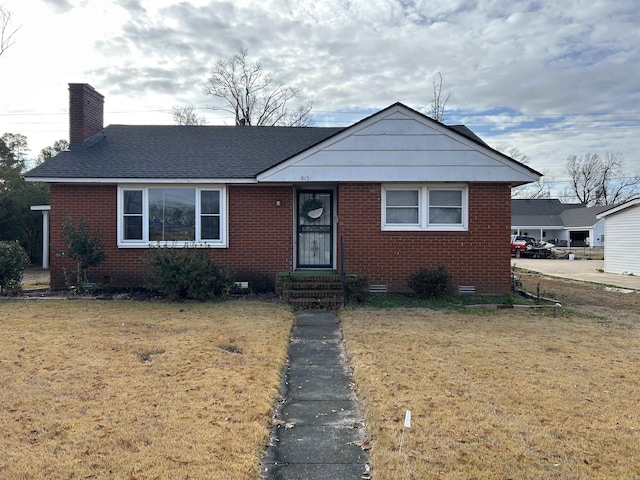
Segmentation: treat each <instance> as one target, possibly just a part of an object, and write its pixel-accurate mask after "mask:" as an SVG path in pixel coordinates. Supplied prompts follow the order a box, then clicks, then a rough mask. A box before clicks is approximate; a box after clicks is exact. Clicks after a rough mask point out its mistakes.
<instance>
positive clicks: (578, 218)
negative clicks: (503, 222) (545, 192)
mask: <svg viewBox="0 0 640 480" xmlns="http://www.w3.org/2000/svg"><path fill="white" fill-rule="evenodd" d="M609 208H611V206H597V207H585V206H584V205H583V204H581V203H562V202H560V200H558V199H532V200H526V199H513V200H512V201H511V234H512V235H527V236H532V237H535V238H536V239H537V240H543V241H546V242H550V243H553V244H555V245H557V246H559V247H568V246H571V247H584V246H591V247H603V246H604V243H603V242H604V222H602V221H600V220H598V219H597V218H596V217H597V215H598V214H599V213H601V212H603V211H605V210H607V209H609Z"/></svg>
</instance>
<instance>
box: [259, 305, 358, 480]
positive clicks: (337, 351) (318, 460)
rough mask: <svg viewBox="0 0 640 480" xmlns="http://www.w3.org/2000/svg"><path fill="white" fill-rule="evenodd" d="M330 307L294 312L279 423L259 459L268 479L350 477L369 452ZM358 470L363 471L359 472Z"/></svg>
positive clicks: (348, 479)
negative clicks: (328, 308)
mask: <svg viewBox="0 0 640 480" xmlns="http://www.w3.org/2000/svg"><path fill="white" fill-rule="evenodd" d="M345 360H346V357H345V350H344V345H343V343H342V333H341V330H340V325H339V323H338V319H337V317H336V315H335V313H333V312H325V311H315V312H304V313H299V314H298V315H297V321H296V325H295V326H294V328H293V330H292V334H291V344H290V345H289V359H288V364H287V369H286V371H285V376H284V378H283V384H282V397H283V404H282V405H281V407H280V409H279V412H278V420H280V422H279V425H277V426H276V427H274V428H273V429H272V431H271V442H270V443H271V445H270V446H269V447H267V450H266V452H265V457H264V459H263V461H262V465H261V470H262V474H263V478H265V479H268V480H293V479H297V480H315V479H328V478H330V479H332V480H351V479H353V480H356V479H361V478H368V476H367V475H366V471H367V462H368V460H369V456H368V454H367V452H366V451H365V450H363V448H362V444H363V442H364V441H365V431H364V419H363V416H362V412H361V410H360V407H359V404H358V402H357V399H356V394H355V391H354V390H353V388H352V385H353V379H352V377H351V373H350V371H349V369H348V368H347V366H346V363H345ZM363 475H364V476H363Z"/></svg>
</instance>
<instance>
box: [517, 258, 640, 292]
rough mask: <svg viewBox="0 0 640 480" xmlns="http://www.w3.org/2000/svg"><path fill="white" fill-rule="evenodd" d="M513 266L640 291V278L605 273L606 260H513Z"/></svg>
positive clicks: (554, 275) (553, 275)
mask: <svg viewBox="0 0 640 480" xmlns="http://www.w3.org/2000/svg"><path fill="white" fill-rule="evenodd" d="M511 266H516V267H517V268H523V269H525V270H531V271H533V272H538V273H542V274H544V275H549V276H552V277H561V278H570V279H572V280H580V281H583V282H593V283H602V284H604V285H611V286H615V287H620V288H628V289H632V290H640V276H638V277H635V276H629V275H617V274H614V273H603V272H602V270H604V260H567V259H545V258H512V259H511Z"/></svg>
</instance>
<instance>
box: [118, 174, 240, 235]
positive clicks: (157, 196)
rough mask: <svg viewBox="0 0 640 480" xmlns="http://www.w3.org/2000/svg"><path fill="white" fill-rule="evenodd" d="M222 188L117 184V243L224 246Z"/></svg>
mask: <svg viewBox="0 0 640 480" xmlns="http://www.w3.org/2000/svg"><path fill="white" fill-rule="evenodd" d="M226 203H227V202H226V190H225V188H224V187H222V186H221V187H209V186H207V187H204V186H201V187H193V186H181V185H175V186H120V187H119V188H118V245H119V246H120V247H145V246H149V245H166V246H177V247H182V246H185V245H193V244H195V245H202V246H209V247H226V246H227V227H226V225H227V221H226V217H227V213H226Z"/></svg>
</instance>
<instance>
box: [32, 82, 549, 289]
mask: <svg viewBox="0 0 640 480" xmlns="http://www.w3.org/2000/svg"><path fill="white" fill-rule="evenodd" d="M69 94H70V109H69V110H70V120H69V122H70V123H69V124H70V147H69V150H68V151H64V152H61V153H60V154H58V155H57V156H55V157H54V158H52V159H50V160H48V161H47V162H45V163H44V164H42V165H40V166H38V167H36V168H34V169H33V170H31V171H30V172H28V173H27V174H26V178H27V179H28V180H30V181H37V182H48V183H50V184H51V205H50V226H51V227H50V228H51V232H50V241H51V248H50V251H51V259H50V265H51V267H50V268H51V284H52V287H54V288H63V287H64V286H65V279H64V270H65V269H67V270H70V269H72V268H73V265H72V264H71V263H70V262H69V260H68V259H67V258H65V257H64V256H63V255H60V252H62V251H63V247H62V243H61V225H62V224H63V222H64V220H65V217H67V216H70V217H71V218H72V220H75V221H77V220H79V219H80V218H84V219H85V220H86V221H87V223H88V224H89V226H90V227H91V228H95V227H97V228H99V231H100V235H101V238H102V241H103V243H104V245H105V253H106V255H107V258H106V260H105V262H103V263H102V264H101V265H99V266H98V267H92V268H91V269H90V270H89V272H88V273H89V280H90V281H95V282H98V283H101V282H105V283H106V282H109V285H111V286H141V285H144V282H145V272H144V263H145V254H146V253H147V251H148V249H149V248H150V247H152V246H157V245H164V246H168V247H185V246H197V247H202V248H207V249H208V251H209V253H210V255H211V257H212V258H213V259H214V260H215V261H216V262H217V263H219V264H221V265H225V266H226V267H228V268H229V269H230V270H231V271H232V272H234V274H235V275H234V276H235V279H236V280H238V281H248V282H249V283H251V281H252V280H253V279H256V278H263V279H264V278H268V279H273V281H272V283H273V282H274V281H275V277H276V275H277V274H278V273H279V272H292V271H303V272H304V271H310V272H317V271H318V270H326V271H340V270H341V269H344V270H346V271H347V273H350V274H357V275H361V276H364V277H366V278H367V279H368V281H369V283H370V284H374V285H376V286H381V287H384V289H386V290H388V291H403V290H408V279H409V277H410V276H411V275H412V274H414V273H415V272H417V271H418V270H419V269H420V268H423V267H426V268H433V269H435V268H438V267H439V266H440V265H443V266H445V267H446V268H447V270H448V272H449V274H450V277H451V280H452V283H453V287H454V288H459V287H464V290H465V291H469V290H472V291H473V290H475V291H476V292H477V293H481V294H485V293H486V294H489V293H492V294H505V293H508V292H509V290H510V256H509V249H508V247H507V243H508V239H509V225H510V221H511V198H510V192H511V187H513V186H517V185H522V184H525V183H528V182H533V181H536V180H538V179H539V177H540V174H539V173H538V172H536V171H535V170H533V169H531V168H529V167H527V166H526V165H523V164H522V163H519V162H517V161H515V160H514V159H512V158H510V157H508V156H505V155H504V154H502V153H500V152H498V151H496V150H494V149H492V148H490V147H489V146H487V145H486V144H485V143H484V142H482V141H481V140H480V139H479V138H478V137H476V136H475V135H474V134H473V133H472V132H471V131H470V130H468V129H467V128H466V127H463V126H455V127H451V126H446V125H444V124H442V123H439V122H437V121H435V120H433V119H431V118H429V117H427V116H425V115H423V114H421V113H419V112H417V111H415V110H412V109H411V108H408V107H406V106H405V105H403V104H401V103H396V104H394V105H391V106H389V107H387V108H385V109H383V110H381V111H379V112H377V113H374V114H373V115H371V116H370V117H368V118H365V119H364V120H361V121H359V122H357V123H355V124H353V125H351V126H349V127H346V128H325V127H299V128H296V127H251V126H166V125H165V126H154V125H109V126H107V127H106V128H105V127H104V126H103V105H104V97H103V96H102V95H101V94H100V93H98V92H97V91H96V90H94V89H93V88H92V87H91V86H90V85H87V84H70V85H69ZM342 259H344V262H343V261H342Z"/></svg>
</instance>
